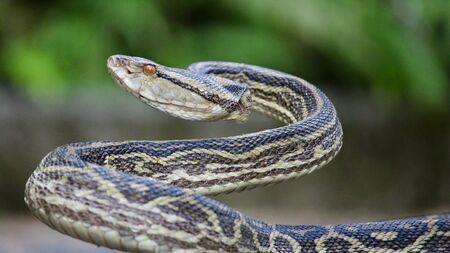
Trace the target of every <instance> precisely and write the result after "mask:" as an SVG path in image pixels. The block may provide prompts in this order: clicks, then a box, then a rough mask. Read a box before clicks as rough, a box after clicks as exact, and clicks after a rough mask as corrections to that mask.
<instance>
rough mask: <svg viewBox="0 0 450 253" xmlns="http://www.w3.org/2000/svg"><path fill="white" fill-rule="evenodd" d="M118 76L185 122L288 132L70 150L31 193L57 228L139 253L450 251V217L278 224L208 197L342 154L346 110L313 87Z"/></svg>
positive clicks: (245, 69) (131, 73)
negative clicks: (263, 125)
mask: <svg viewBox="0 0 450 253" xmlns="http://www.w3.org/2000/svg"><path fill="white" fill-rule="evenodd" d="M108 69H109V71H110V73H111V74H112V76H113V77H114V79H116V80H117V81H118V82H119V84H120V85H121V86H123V87H124V88H125V89H126V90H127V91H129V92H130V93H132V94H133V95H135V96H136V97H138V98H139V99H140V100H142V101H144V102H145V103H147V104H149V105H151V106H153V107H155V108H158V109H160V110H162V111H165V112H167V113H169V114H172V115H174V116H178V117H181V118H186V119H191V120H220V119H223V120H236V121H242V120H245V118H246V117H247V116H248V114H249V112H250V111H251V110H255V111H258V112H261V113H263V114H265V115H267V116H269V117H272V118H274V119H277V120H279V121H281V122H283V123H285V126H282V127H279V128H275V129H269V130H264V131H260V132H256V133H251V134H245V135H240V136H234V137H226V138H212V139H199V140H174V141H123V142H105V141H102V142H84V143H74V144H68V145H64V146H61V147H58V148H56V149H55V150H54V151H52V152H51V153H49V154H48V155H47V156H46V157H45V158H44V159H43V160H42V161H41V163H40V164H39V166H38V168H37V169H36V170H35V171H34V173H33V174H32V175H31V177H30V178H29V180H28V182H27V185H26V190H25V201H26V203H27V205H28V206H29V208H30V209H31V210H32V212H33V214H34V215H35V216H36V217H37V218H38V219H40V220H41V221H42V222H44V223H45V224H47V225H48V226H50V227H51V228H53V229H55V230H58V231H59V232H62V233H64V234H67V235H70V236H72V237H75V238H78V239H81V240H84V241H87V242H91V243H94V244H96V245H100V246H106V247H109V248H112V249H119V250H124V251H133V252H450V240H449V238H450V216H449V215H448V214H442V215H435V216H427V217H416V218H409V219H401V220H391V221H382V222H373V223H364V224H342V225H275V224H268V223H266V222H263V221H260V220H257V219H254V218H251V217H248V216H245V215H243V214H241V213H239V212H238V211H236V210H234V209H232V208H230V207H228V206H225V205H224V204H222V203H220V202H217V201H215V200H213V199H210V198H208V197H205V196H204V195H205V194H218V193H222V192H231V191H237V190H243V189H248V188H254V187H256V186H262V185H268V184H272V183H275V182H280V181H283V180H287V179H292V178H296V177H299V176H301V175H304V174H308V173H310V172H312V171H314V170H315V169H317V168H319V167H321V166H323V165H324V164H326V163H327V162H328V161H330V160H331V159H332V158H333V157H334V156H335V155H336V154H337V153H338V151H339V149H340V147H341V145H342V128H341V125H340V123H339V119H338V117H337V114H336V110H335V108H334V106H333V104H332V103H331V102H330V100H329V99H328V98H327V97H326V96H325V95H324V93H322V92H321V91H320V90H319V89H317V88H316V87H315V86H313V85H311V84H309V83H308V82H306V81H304V80H302V79H300V78H298V77H295V76H292V75H288V74H285V73H282V72H278V71H274V70H270V69H266V68H262V67H257V66H252V65H245V64H239V63H229V62H200V63H196V64H193V65H191V66H190V67H188V69H186V70H184V69H175V68H169V67H165V66H163V65H160V64H157V63H155V62H153V61H150V60H146V59H143V58H138V57H129V56H121V55H115V56H111V57H110V58H109V60H108Z"/></svg>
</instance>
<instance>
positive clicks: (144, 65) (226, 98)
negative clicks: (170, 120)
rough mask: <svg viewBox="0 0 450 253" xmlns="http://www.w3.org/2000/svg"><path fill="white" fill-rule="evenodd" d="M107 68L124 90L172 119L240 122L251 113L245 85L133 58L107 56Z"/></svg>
mask: <svg viewBox="0 0 450 253" xmlns="http://www.w3.org/2000/svg"><path fill="white" fill-rule="evenodd" d="M107 66H108V71H109V73H110V74H111V75H112V77H113V78H114V79H115V80H116V81H117V82H118V83H119V85H120V86H122V87H123V88H124V89H125V90H126V91H128V92H129V93H131V94H133V95H134V96H135V97H137V98H138V99H140V100H141V101H143V102H144V103H146V104H148V105H150V106H152V107H154V108H156V109H158V110H161V111H164V112H166V113H168V114H170V115H172V116H176V117H179V118H183V119H189V120H203V121H210V120H219V119H223V120H235V121H243V120H245V119H246V118H247V116H248V114H249V112H250V107H251V96H250V91H249V89H248V88H247V86H246V85H244V84H240V83H234V82H233V81H231V80H228V79H224V78H218V77H214V76H210V75H206V74H202V73H196V72H194V71H190V70H186V69H177V68H170V67H166V66H163V65H160V64H158V63H156V62H153V61H150V60H147V59H144V58H140V57H133V56H125V55H113V56H110V57H109V58H108V62H107ZM231 86H232V87H233V89H229V88H228V87H231Z"/></svg>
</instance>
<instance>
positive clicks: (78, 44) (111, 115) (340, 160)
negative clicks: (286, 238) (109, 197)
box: [0, 0, 450, 252]
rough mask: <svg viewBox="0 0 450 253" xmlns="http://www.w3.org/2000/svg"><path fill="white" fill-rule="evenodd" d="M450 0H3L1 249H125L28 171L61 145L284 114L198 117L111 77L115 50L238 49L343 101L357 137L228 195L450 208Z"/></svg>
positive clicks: (345, 118)
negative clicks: (77, 233)
mask: <svg viewBox="0 0 450 253" xmlns="http://www.w3.org/2000/svg"><path fill="white" fill-rule="evenodd" d="M449 10H450V2H449V1H446V0H442V1H440V0H434V1H418V0H404V1H403V0H395V1H357V0H355V1H294V0H292V1H286V0H283V1H271V0H246V1H239V0H228V1H201V0H195V1H175V0H170V1H162V0H161V1H138V0H130V1H121V0H111V1H88V0H77V1H75V0H74V1H51V0H47V1H31V0H28V1H26V0H19V1H16V0H15V1H13V0H2V1H0V252H62V251H64V252H79V251H82V252H109V251H108V250H106V249H98V248H96V247H94V246H91V245H88V244H84V243H79V242H77V241H75V240H72V239H69V238H68V237H65V236H62V235H59V234H57V233H56V232H53V231H51V230H50V229H49V228H47V227H46V226H45V225H43V224H40V223H38V222H37V221H36V219H34V218H33V217H32V216H31V215H30V213H29V212H28V210H27V208H26V206H25V204H24V202H23V191H24V185H25V182H26V180H27V178H28V176H29V175H30V174H31V173H32V171H33V170H34V168H35V167H36V165H37V164H38V163H39V161H40V159H42V158H43V157H44V155H45V154H46V153H48V152H49V151H50V150H52V149H53V148H55V147H57V146H60V145H62V144H65V143H69V142H78V141H87V140H91V141H93V140H127V139H175V138H202V137H212V136H229V135H235V134H241V133H248V132H252V131H257V130H261V129H266V128H270V127H275V126H278V125H279V124H278V123H276V122H273V121H271V120H269V119H266V118H263V117H262V116H259V115H253V116H252V117H251V119H250V120H249V122H247V123H245V124H240V125H236V124H233V123H223V122H222V123H221V122H219V123H199V122H185V121H182V120H179V119H174V118H171V117H169V116H167V115H165V114H163V113H161V112H157V111H155V110H153V109H150V108H147V106H145V105H144V104H142V103H140V102H138V101H135V100H134V98H132V96H130V95H128V94H126V93H125V92H123V91H122V90H121V89H120V87H119V86H117V85H116V84H115V83H114V82H113V81H112V80H111V78H110V77H109V76H108V74H107V71H106V67H105V63H106V59H107V57H108V56H109V55H112V54H117V53H120V54H129V55H137V56H142V57H146V58H149V59H152V60H154V61H157V62H159V63H161V64H164V65H168V66H173V67H186V66H187V65H189V64H190V63H192V62H195V61H203V60H224V61H237V62H244V63H250V64H256V65H261V66H265V67H269V68H274V69H278V70H282V71H285V72H288V73H291V74H294V75H298V76H300V77H302V78H304V79H306V80H309V81H310V82H312V83H314V84H316V85H318V86H319V87H320V88H321V89H322V90H324V91H325V93H327V94H328V95H329V97H330V98H331V100H332V101H333V102H334V103H335V105H336V108H337V110H338V112H339V115H340V118H341V121H342V124H343V127H344V147H343V149H342V151H341V152H340V154H339V155H338V157H337V158H336V159H335V160H334V161H333V162H331V164H329V165H328V166H326V167H325V168H323V169H321V170H319V171H317V172H315V173H313V174H311V175H308V176H306V177H303V178H301V179H298V180H295V181H290V182H286V183H283V184H279V185H275V186H272V187H268V188H262V189H255V190H252V191H249V192H244V193H239V194H232V195H228V196H218V197H216V198H217V199H219V200H221V201H223V202H225V203H227V204H228V205H231V206H233V207H235V208H237V209H238V210H240V211H242V212H244V213H245V214H248V215H252V216H256V217H258V218H260V219H264V220H266V221H270V222H277V223H306V224H313V223H323V224H326V223H341V222H363V221H370V220H380V219H388V218H389V219H390V218H398V217H404V216H411V215H422V214H432V213H439V212H446V211H450V186H449V185H450V113H449V108H450V103H449V78H450V71H449V70H450V46H449V45H450V13H449V12H450V11H449Z"/></svg>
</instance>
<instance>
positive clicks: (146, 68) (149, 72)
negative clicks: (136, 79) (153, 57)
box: [142, 65, 156, 76]
mask: <svg viewBox="0 0 450 253" xmlns="http://www.w3.org/2000/svg"><path fill="white" fill-rule="evenodd" d="M142 70H143V71H144V73H145V74H146V75H148V76H152V75H154V74H155V73H156V68H155V66H152V65H145V66H144V67H143V68H142Z"/></svg>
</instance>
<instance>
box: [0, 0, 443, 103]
mask: <svg viewBox="0 0 450 253" xmlns="http://www.w3.org/2000/svg"><path fill="white" fill-rule="evenodd" d="M449 11H450V1H447V0H433V1H425V0H424V1H419V0H396V1H369V0H368V1H358V0H353V1H350V0H348V1H296V0H292V1H287V0H281V1H271V0H246V1H239V0H230V1H225V0H224V1H200V0H195V1H175V0H172V1H162V0H161V1H144V0H130V1H121V0H110V1H89V0H73V1H31V0H29V1H24V0H21V1H13V0H2V1H0V64H1V66H2V67H1V68H0V85H5V84H6V83H8V84H11V85H13V86H14V87H21V88H22V89H24V90H26V91H28V92H29V94H31V95H32V96H34V97H39V98H42V97H43V96H45V97H49V95H51V94H55V93H56V94H59V95H63V94H67V93H68V91H70V88H71V87H74V86H80V85H101V84H103V83H107V82H108V81H107V80H108V79H109V77H108V75H107V71H106V68H105V61H106V58H107V57H108V56H109V55H111V54H116V53H121V54H131V55H139V56H142V57H146V58H150V59H153V60H155V61H157V62H160V63H161V64H164V65H170V66H175V67H185V66H186V65H188V64H190V63H192V62H195V61H202V60H225V61H238V62H245V63H252V64H257V65H262V66H266V67H271V68H276V69H280V70H283V71H285V72H290V73H292V74H295V75H299V76H301V77H303V78H305V79H307V80H310V81H312V82H314V83H320V84H322V85H330V86H331V85H333V86H335V87H340V88H343V89H368V90H370V91H372V92H373V94H374V95H375V96H378V97H379V98H380V101H394V102H395V101H402V100H404V99H407V100H409V101H412V102H414V103H418V104H419V105H426V106H428V108H431V109H438V110H439V109H444V110H445V109H446V107H447V106H448V95H449V94H448V93H449V87H448V86H449V85H448V84H449V69H450V64H449V63H450V62H449V59H450V47H449V45H450V14H449ZM60 97H64V96H60Z"/></svg>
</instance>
